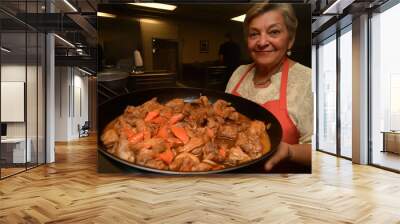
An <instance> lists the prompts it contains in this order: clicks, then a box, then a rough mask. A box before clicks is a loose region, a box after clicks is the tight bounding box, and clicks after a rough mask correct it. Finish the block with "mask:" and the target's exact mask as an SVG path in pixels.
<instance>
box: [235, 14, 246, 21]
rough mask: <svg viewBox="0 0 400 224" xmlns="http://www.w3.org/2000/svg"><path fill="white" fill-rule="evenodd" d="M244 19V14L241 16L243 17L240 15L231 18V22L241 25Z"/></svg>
mask: <svg viewBox="0 0 400 224" xmlns="http://www.w3.org/2000/svg"><path fill="white" fill-rule="evenodd" d="M245 18H246V14H243V15H240V16H236V17H233V18H231V20H234V21H238V22H242V23H243V22H244V19H245Z"/></svg>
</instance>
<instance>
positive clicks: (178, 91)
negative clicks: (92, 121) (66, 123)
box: [98, 88, 282, 174]
mask: <svg viewBox="0 0 400 224" xmlns="http://www.w3.org/2000/svg"><path fill="white" fill-rule="evenodd" d="M202 95H204V96H207V97H208V99H209V101H210V102H211V103H213V102H215V101H216V100H217V99H223V100H225V101H227V102H230V103H231V105H232V106H233V107H234V108H235V109H236V110H237V111H238V112H240V113H242V114H243V115H245V116H247V117H249V118H250V119H253V120H254V119H257V120H260V121H265V123H266V124H268V123H271V126H270V128H269V129H268V135H269V138H270V141H271V150H270V151H269V152H268V153H266V154H264V155H263V156H262V157H260V158H258V159H256V160H252V161H249V162H247V163H243V164H240V165H238V166H234V167H229V168H226V169H221V170H212V171H204V172H177V171H169V170H159V169H154V168H149V167H144V166H141V165H138V164H133V163H131V162H128V161H125V160H122V159H120V158H118V157H116V156H114V155H113V154H110V153H109V152H107V150H106V149H105V147H104V145H103V143H102V142H101V140H100V136H101V134H102V133H103V129H104V128H105V126H106V125H107V124H108V123H109V122H110V121H112V120H113V119H115V118H116V117H118V116H119V115H121V114H122V113H123V112H124V110H125V108H126V106H128V105H133V106H138V105H141V104H143V103H145V102H146V101H148V100H151V99H152V98H153V97H157V100H158V102H160V103H166V102H168V101H169V100H171V99H174V98H182V99H184V100H185V101H186V102H190V101H193V100H194V99H197V98H199V97H200V96H202ZM98 130H99V132H98V133H99V134H98V150H99V152H101V153H103V154H104V155H106V156H108V157H110V158H111V159H113V160H115V161H118V162H120V163H123V164H125V165H127V166H130V167H133V168H137V169H141V170H145V171H151V172H156V173H165V174H212V173H221V172H227V171H232V170H237V169H240V168H245V167H248V166H250V165H252V164H255V163H257V162H260V161H261V160H266V159H268V158H269V157H270V156H271V155H272V154H273V153H275V151H276V149H277V146H278V145H279V143H280V141H281V138H282V128H281V126H280V124H279V122H278V120H277V119H276V118H275V117H274V115H272V113H271V112H269V111H268V110H266V109H264V108H263V107H262V106H260V105H258V104H256V103H254V102H252V101H249V100H246V99H244V98H242V97H238V96H234V95H231V94H227V93H224V92H218V91H213V90H206V89H198V88H158V89H147V90H142V91H136V92H132V93H129V94H126V95H121V96H118V97H116V98H114V99H111V100H109V101H106V102H105V103H103V104H101V105H99V108H98Z"/></svg>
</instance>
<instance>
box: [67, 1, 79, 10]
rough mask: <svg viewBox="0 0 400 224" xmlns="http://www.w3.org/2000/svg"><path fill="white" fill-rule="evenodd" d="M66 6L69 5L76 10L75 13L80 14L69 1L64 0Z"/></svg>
mask: <svg viewBox="0 0 400 224" xmlns="http://www.w3.org/2000/svg"><path fill="white" fill-rule="evenodd" d="M64 2H65V4H67V5H68V6H69V7H70V8H71V9H72V10H74V11H75V12H78V10H77V9H76V8H75V7H74V6H73V5H72V4H71V3H69V1H68V0H64Z"/></svg>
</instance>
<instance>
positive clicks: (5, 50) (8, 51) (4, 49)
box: [0, 47, 11, 53]
mask: <svg viewBox="0 0 400 224" xmlns="http://www.w3.org/2000/svg"><path fill="white" fill-rule="evenodd" d="M0 49H1V50H2V51H4V52H7V53H10V52H11V51H10V50H8V49H7V48H5V47H1V48H0Z"/></svg>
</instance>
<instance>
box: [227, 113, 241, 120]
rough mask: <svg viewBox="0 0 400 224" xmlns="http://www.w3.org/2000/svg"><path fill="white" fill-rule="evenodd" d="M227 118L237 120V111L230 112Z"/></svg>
mask: <svg viewBox="0 0 400 224" xmlns="http://www.w3.org/2000/svg"><path fill="white" fill-rule="evenodd" d="M228 118H229V119H231V120H233V121H237V120H239V113H238V112H236V111H235V112H232V113H231V114H229V116H228Z"/></svg>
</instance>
